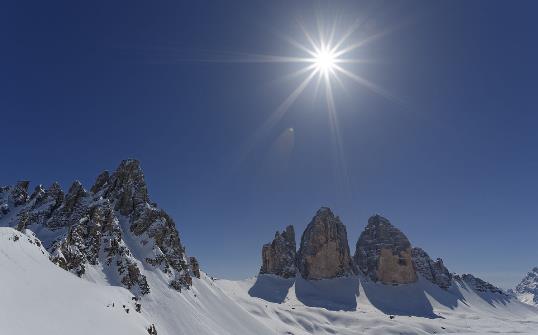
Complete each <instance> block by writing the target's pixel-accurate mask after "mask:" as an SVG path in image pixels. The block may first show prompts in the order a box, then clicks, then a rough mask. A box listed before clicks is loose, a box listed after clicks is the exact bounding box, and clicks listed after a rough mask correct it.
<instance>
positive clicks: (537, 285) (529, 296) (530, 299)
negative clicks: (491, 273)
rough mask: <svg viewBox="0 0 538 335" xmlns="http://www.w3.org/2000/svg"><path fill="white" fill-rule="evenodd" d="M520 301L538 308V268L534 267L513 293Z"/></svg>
mask: <svg viewBox="0 0 538 335" xmlns="http://www.w3.org/2000/svg"><path fill="white" fill-rule="evenodd" d="M512 293H513V294H514V295H515V296H516V297H517V298H518V299H519V300H520V301H522V302H524V303H527V304H530V305H534V306H538V267H534V268H533V269H532V270H531V271H529V273H527V275H526V276H525V277H524V278H523V279H522V280H521V282H520V283H519V284H518V285H517V286H516V289H515V290H514V291H513V292H512Z"/></svg>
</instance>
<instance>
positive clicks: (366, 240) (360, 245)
mask: <svg viewBox="0 0 538 335" xmlns="http://www.w3.org/2000/svg"><path fill="white" fill-rule="evenodd" d="M354 260H355V263H356V265H357V267H358V269H359V270H360V271H361V272H362V273H363V274H365V275H366V276H367V277H369V278H370V279H372V280H373V281H381V282H382V283H384V284H408V283H413V282H415V281H416V280H417V275H416V272H415V269H414V267H413V262H412V255H411V243H410V242H409V240H408V239H407V237H406V236H405V235H404V234H403V233H402V232H401V231H400V230H399V229H398V228H396V227H394V226H393V225H392V224H391V223H390V222H389V220H387V219H386V218H384V217H382V216H380V215H374V216H372V217H370V218H369V219H368V225H367V226H366V229H365V230H364V231H363V232H362V234H361V235H360V237H359V240H358V241H357V246H356V251H355V256H354Z"/></svg>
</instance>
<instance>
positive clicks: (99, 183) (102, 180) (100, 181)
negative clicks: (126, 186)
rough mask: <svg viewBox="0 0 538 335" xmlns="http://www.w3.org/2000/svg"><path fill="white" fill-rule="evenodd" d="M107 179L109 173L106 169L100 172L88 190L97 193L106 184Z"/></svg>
mask: <svg viewBox="0 0 538 335" xmlns="http://www.w3.org/2000/svg"><path fill="white" fill-rule="evenodd" d="M109 179H110V174H109V173H108V170H105V171H103V172H101V174H99V176H97V179H96V180H95V184H93V186H92V188H91V189H90V191H91V192H92V193H97V192H99V191H101V190H102V189H103V187H104V186H105V185H107V184H108V181H109Z"/></svg>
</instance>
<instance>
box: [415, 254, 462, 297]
mask: <svg viewBox="0 0 538 335" xmlns="http://www.w3.org/2000/svg"><path fill="white" fill-rule="evenodd" d="M411 255H412V256H413V264H414V265H415V269H416V271H417V272H418V273H419V274H420V275H421V276H422V277H424V278H425V279H427V280H429V281H430V282H432V283H434V284H436V285H437V286H439V287H441V288H444V289H447V288H449V287H450V285H451V284H452V274H451V273H450V271H448V269H447V268H446V267H445V265H444V263H443V260H442V259H441V258H437V260H435V261H434V260H432V259H431V258H430V256H429V255H428V254H427V253H426V251H424V250H422V249H421V248H413V249H412V250H411Z"/></svg>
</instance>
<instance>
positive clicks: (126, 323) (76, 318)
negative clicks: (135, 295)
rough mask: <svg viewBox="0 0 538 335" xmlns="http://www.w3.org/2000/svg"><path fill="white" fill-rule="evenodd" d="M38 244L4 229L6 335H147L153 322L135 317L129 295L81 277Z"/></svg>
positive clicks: (0, 287) (2, 313) (0, 247)
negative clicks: (59, 264)
mask: <svg viewBox="0 0 538 335" xmlns="http://www.w3.org/2000/svg"><path fill="white" fill-rule="evenodd" d="M35 241H38V240H37V239H34V238H32V237H28V236H27V235H24V234H22V233H20V232H18V231H16V230H14V229H11V228H0V269H1V275H0V325H1V326H0V327H1V331H0V333H2V334H17V335H19V334H20V335H22V334H43V335H45V334H66V335H67V334H81V335H82V334H88V335H90V334H92V335H93V334H147V331H146V328H145V327H148V326H149V325H150V324H151V322H150V320H148V319H147V317H146V315H144V314H141V313H136V312H135V311H134V304H133V301H132V300H131V297H132V294H131V293H130V292H129V291H127V290H125V289H123V288H120V287H115V286H102V285H96V284H93V283H90V282H88V281H85V280H82V279H80V278H78V277H76V276H75V275H73V274H71V273H69V272H67V271H65V270H63V269H61V268H60V267H58V266H56V265H55V264H53V263H52V262H51V261H49V259H48V253H47V252H46V251H45V250H44V249H42V248H41V246H40V245H38V244H36V242H35ZM38 242H39V241H38ZM112 304H114V306H112ZM123 305H125V308H124V307H123ZM127 308H128V309H129V313H127V312H126V309H127Z"/></svg>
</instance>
